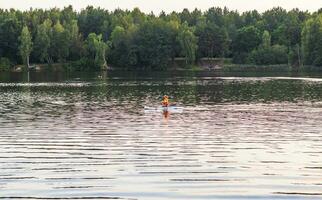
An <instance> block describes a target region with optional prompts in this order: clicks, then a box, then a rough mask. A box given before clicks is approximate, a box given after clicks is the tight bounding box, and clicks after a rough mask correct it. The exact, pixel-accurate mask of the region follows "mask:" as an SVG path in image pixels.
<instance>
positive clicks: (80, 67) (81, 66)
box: [65, 58, 100, 71]
mask: <svg viewBox="0 0 322 200" xmlns="http://www.w3.org/2000/svg"><path fill="white" fill-rule="evenodd" d="M65 69H66V70H67V71H99V70H100V66H99V65H97V64H96V63H95V61H94V60H93V59H88V58H81V59H80V60H77V61H73V62H70V63H69V64H68V65H66V66H65Z"/></svg>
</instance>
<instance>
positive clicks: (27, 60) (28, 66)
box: [26, 56, 30, 71]
mask: <svg viewBox="0 0 322 200" xmlns="http://www.w3.org/2000/svg"><path fill="white" fill-rule="evenodd" d="M26 62H27V63H26V64H27V70H28V71H29V68H30V65H29V56H27V59H26Z"/></svg>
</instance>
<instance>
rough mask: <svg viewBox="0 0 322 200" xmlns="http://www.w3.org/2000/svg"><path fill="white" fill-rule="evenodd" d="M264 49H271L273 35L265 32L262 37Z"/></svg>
mask: <svg viewBox="0 0 322 200" xmlns="http://www.w3.org/2000/svg"><path fill="white" fill-rule="evenodd" d="M262 47H263V48H264V49H268V48H270V47H271V35H270V34H269V32H268V31H264V33H263V36H262Z"/></svg>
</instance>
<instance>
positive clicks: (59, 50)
mask: <svg viewBox="0 0 322 200" xmlns="http://www.w3.org/2000/svg"><path fill="white" fill-rule="evenodd" d="M51 44H52V45H51V55H52V56H53V58H54V59H55V60H56V61H58V62H63V61H65V59H66V58H67V57H68V55H69V44H70V35H69V33H68V31H67V30H65V28H64V27H63V26H62V25H61V24H60V22H59V21H58V22H57V23H56V24H55V25H54V27H53V31H52V38H51Z"/></svg>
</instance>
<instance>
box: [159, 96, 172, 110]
mask: <svg viewBox="0 0 322 200" xmlns="http://www.w3.org/2000/svg"><path fill="white" fill-rule="evenodd" d="M161 104H162V106H163V107H168V106H169V105H170V104H169V97H168V96H167V95H164V96H163V100H162V102H161Z"/></svg>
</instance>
